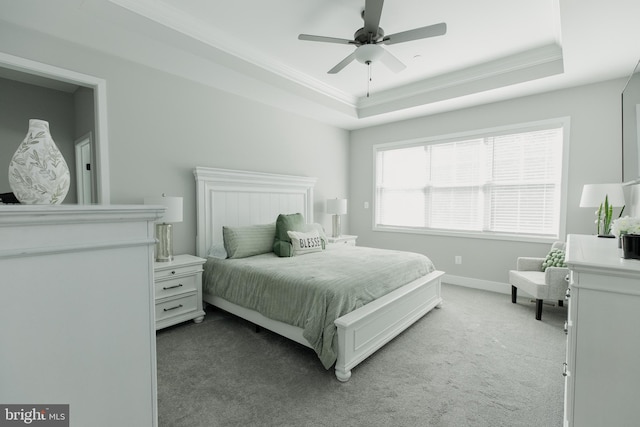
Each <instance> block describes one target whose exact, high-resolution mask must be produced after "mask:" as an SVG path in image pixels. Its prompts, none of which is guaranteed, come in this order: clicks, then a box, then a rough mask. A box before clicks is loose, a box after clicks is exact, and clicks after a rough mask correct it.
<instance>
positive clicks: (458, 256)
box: [456, 255, 462, 264]
mask: <svg viewBox="0 0 640 427" xmlns="http://www.w3.org/2000/svg"><path fill="white" fill-rule="evenodd" d="M456 264H462V256H461V255H456Z"/></svg>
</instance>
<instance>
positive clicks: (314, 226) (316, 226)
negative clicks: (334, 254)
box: [304, 222, 327, 249]
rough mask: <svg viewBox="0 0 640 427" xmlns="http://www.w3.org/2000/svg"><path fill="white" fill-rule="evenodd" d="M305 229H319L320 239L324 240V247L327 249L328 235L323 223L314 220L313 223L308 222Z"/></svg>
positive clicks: (307, 230)
mask: <svg viewBox="0 0 640 427" xmlns="http://www.w3.org/2000/svg"><path fill="white" fill-rule="evenodd" d="M304 231H305V232H309V231H317V232H318V235H319V236H320V239H321V240H322V249H326V247H327V235H326V234H325V232H324V228H323V227H322V225H321V224H318V223H317V222H314V223H313V224H306V225H305V226H304Z"/></svg>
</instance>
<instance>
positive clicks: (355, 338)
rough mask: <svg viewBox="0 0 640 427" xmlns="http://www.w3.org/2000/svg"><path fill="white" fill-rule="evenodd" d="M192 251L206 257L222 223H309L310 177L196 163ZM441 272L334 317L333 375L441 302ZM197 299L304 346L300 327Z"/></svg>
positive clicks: (345, 375)
mask: <svg viewBox="0 0 640 427" xmlns="http://www.w3.org/2000/svg"><path fill="white" fill-rule="evenodd" d="M193 173H194V175H195V179H196V193H197V236H196V252H197V255H198V256H200V257H203V258H206V257H207V252H208V250H209V248H210V247H211V246H212V245H213V244H214V243H222V226H223V225H228V226H242V225H250V224H266V223H270V222H274V221H275V219H276V218H277V216H278V214H280V213H297V212H300V213H302V214H303V215H304V217H305V219H306V220H307V222H309V223H311V222H313V187H314V185H315V183H316V178H310V177H300V176H289V175H275V174H266V173H258V172H245V171H237V170H228V169H216V168H206V167H197V168H195V169H194V171H193ZM443 274H444V272H442V271H433V272H431V273H429V274H427V275H426V276H424V277H420V278H418V279H417V280H414V281H413V282H410V283H408V284H406V285H404V286H403V287H401V288H399V289H396V290H395V291H393V292H391V293H389V294H387V295H385V296H383V297H382V298H379V299H377V300H375V301H373V302H371V303H369V304H366V305H365V306H363V307H361V308H359V309H357V310H355V311H352V312H351V313H349V314H346V315H344V316H342V317H340V318H338V319H336V321H335V324H336V327H337V332H338V349H337V350H338V351H337V352H338V358H337V361H336V364H335V374H336V377H337V378H338V380H340V381H348V380H349V378H350V377H351V369H352V368H353V367H355V366H356V365H358V364H359V363H360V362H362V361H363V360H364V359H366V358H367V357H368V356H370V355H371V354H373V353H374V352H375V351H376V350H378V349H379V348H380V347H382V346H383V345H385V344H386V343H387V342H389V341H390V340H391V339H393V338H394V337H395V336H397V335H398V334H400V333H401V332H402V331H404V330H405V329H406V328H408V327H409V326H411V325H412V324H413V323H414V322H416V321H417V320H418V319H420V318H421V317H422V316H424V315H425V314H426V313H428V312H429V311H430V310H432V309H433V308H434V307H437V306H439V305H440V304H441V302H442V298H441V296H440V280H441V276H442V275H443ZM203 299H204V301H205V302H206V303H209V304H211V305H213V306H215V307H219V308H221V309H223V310H225V311H228V312H230V313H232V314H234V315H236V316H238V317H241V318H243V319H246V320H248V321H250V322H252V323H254V324H256V325H259V326H261V327H264V328H266V329H269V330H271V331H273V332H275V333H277V334H280V335H282V336H284V337H286V338H289V339H291V340H293V341H296V342H298V343H300V344H302V345H305V346H307V347H311V346H310V344H309V342H308V341H307V340H306V339H305V338H304V337H303V336H302V329H301V328H298V327H295V326H291V325H288V324H285V323H282V322H279V321H276V320H272V319H269V318H267V317H265V316H263V315H262V314H260V313H258V312H256V311H253V310H249V309H246V308H244V307H240V306H238V305H236V304H233V303H230V302H229V301H226V300H224V299H222V298H220V297H216V296H214V295H211V294H208V293H206V291H204V292H203Z"/></svg>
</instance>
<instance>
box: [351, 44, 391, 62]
mask: <svg viewBox="0 0 640 427" xmlns="http://www.w3.org/2000/svg"><path fill="white" fill-rule="evenodd" d="M383 54H384V51H383V50H382V47H380V46H378V45H376V44H363V45H362V46H360V47H358V48H357V49H356V60H358V62H360V63H362V64H366V63H371V62H375V61H376V60H378V59H380V57H381V56H382V55H383Z"/></svg>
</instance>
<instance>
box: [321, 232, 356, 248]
mask: <svg viewBox="0 0 640 427" xmlns="http://www.w3.org/2000/svg"><path fill="white" fill-rule="evenodd" d="M357 238H358V236H350V235H347V234H343V235H342V236H338V237H327V241H328V242H329V244H332V245H333V244H340V245H349V246H355V245H356V239H357Z"/></svg>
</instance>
